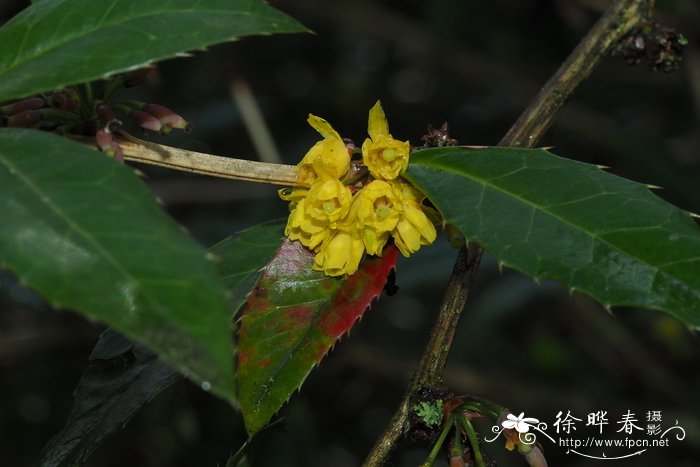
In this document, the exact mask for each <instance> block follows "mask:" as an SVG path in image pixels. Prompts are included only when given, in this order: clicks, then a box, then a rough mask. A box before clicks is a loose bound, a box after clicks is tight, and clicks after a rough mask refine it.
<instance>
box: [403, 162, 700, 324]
mask: <svg viewBox="0 0 700 467" xmlns="http://www.w3.org/2000/svg"><path fill="white" fill-rule="evenodd" d="M406 177H407V178H408V179H409V180H410V181H411V182H413V183H414V184H415V185H416V186H417V187H418V188H419V189H420V190H421V191H423V192H424V193H425V194H426V195H427V197H428V198H429V199H430V201H431V202H432V203H433V204H434V205H435V206H436V207H437V208H438V209H439V210H440V212H441V213H442V215H443V216H444V218H445V221H446V222H448V223H452V224H454V225H455V226H456V227H457V228H458V229H459V230H460V231H461V232H462V233H463V234H464V236H465V237H466V238H468V239H469V240H473V241H476V242H478V243H480V244H481V245H483V246H484V248H486V249H487V250H488V251H489V252H490V253H491V254H493V255H494V256H495V257H496V258H497V259H498V261H500V262H501V263H502V264H505V265H506V266H509V267H512V268H514V269H517V270H519V271H522V272H524V273H525V274H527V275H530V276H532V277H534V278H535V279H540V278H550V279H557V280H560V281H562V282H564V283H565V284H567V286H568V287H569V288H570V289H572V290H581V291H583V292H586V293H587V294H589V295H591V296H592V297H594V298H595V299H596V300H598V301H600V302H601V303H602V304H604V305H605V306H606V307H610V306H617V305H632V306H640V307H646V308H653V309H658V310H663V311H666V312H668V313H670V314H672V315H674V316H676V317H677V318H679V319H680V320H682V321H684V322H685V323H687V324H689V325H691V326H695V327H698V326H700V228H698V226H697V224H696V223H695V221H694V220H693V219H692V218H691V216H690V215H689V213H687V212H685V211H683V210H681V209H678V208H676V207H674V206H672V205H670V204H668V203H666V202H665V201H663V200H661V199H660V198H658V197H656V196H655V195H653V194H652V193H651V192H650V191H649V190H648V189H647V187H646V186H644V185H641V184H639V183H635V182H632V181H629V180H625V179H623V178H620V177H617V176H615V175H611V174H608V173H606V172H604V171H603V170H601V169H599V168H598V167H596V166H593V165H589V164H584V163H580V162H575V161H571V160H568V159H563V158H560V157H557V156H555V155H553V154H550V153H549V152H547V151H545V150H543V149H531V150H528V149H508V148H487V149H480V150H469V149H463V148H436V149H429V150H424V151H418V152H416V153H414V154H413V155H412V156H411V164H410V166H409V169H408V171H407V174H406Z"/></svg>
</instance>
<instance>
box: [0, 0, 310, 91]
mask: <svg viewBox="0 0 700 467" xmlns="http://www.w3.org/2000/svg"><path fill="white" fill-rule="evenodd" d="M304 30H305V29H304V27H303V26H301V25H300V24H299V23H298V22H296V21H295V20H294V19H292V18H290V17H288V16H286V15H285V14H283V13H281V12H279V11H277V10H275V9H274V8H272V7H270V6H269V5H267V4H266V3H264V2H262V1H260V0H199V1H190V0H142V1H138V2H136V1H132V0H104V1H84V0H53V1H43V2H37V3H34V4H33V5H31V6H30V7H28V8H27V9H25V10H24V11H23V12H21V13H20V14H19V15H17V16H16V17H14V18H13V19H12V20H10V21H9V22H8V23H7V24H5V25H4V26H3V27H2V28H0V44H3V52H2V54H0V101H3V100H7V99H12V98H19V97H24V96H28V95H31V94H36V93H38V92H42V91H48V90H51V89H55V88H59V87H62V86H67V85H70V84H76V83H81V82H86V81H91V80H95V79H100V78H104V77H107V76H109V75H110V74H113V73H117V72H121V71H127V70H131V69H135V68H139V67H142V66H145V65H147V64H149V63H152V62H155V61H158V60H163V59H166V58H170V57H174V56H177V55H181V54H182V53H183V52H187V51H191V50H199V49H202V48H204V47H207V46H210V45H213V44H217V43H221V42H226V41H231V40H234V39H235V38H237V37H241V36H247V35H252V34H274V33H284V32H301V31H304ZM47 70H51V72H50V73H48V72H47Z"/></svg>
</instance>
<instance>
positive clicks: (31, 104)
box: [0, 97, 46, 115]
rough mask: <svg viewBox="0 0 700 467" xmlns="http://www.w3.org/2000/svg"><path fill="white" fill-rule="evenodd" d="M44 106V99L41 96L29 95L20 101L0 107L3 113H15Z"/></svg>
mask: <svg viewBox="0 0 700 467" xmlns="http://www.w3.org/2000/svg"><path fill="white" fill-rule="evenodd" d="M44 106H46V101H45V100H44V99H43V98H42V97H30V98H28V99H22V100H21V101H17V102H13V103H12V104H7V105H4V106H2V107H0V110H2V113H4V114H5V115H15V114H18V113H20V112H24V111H26V110H38V109H41V108H43V107H44Z"/></svg>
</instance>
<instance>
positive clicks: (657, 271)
mask: <svg viewBox="0 0 700 467" xmlns="http://www.w3.org/2000/svg"><path fill="white" fill-rule="evenodd" d="M416 165H418V166H420V165H423V166H424V167H426V168H433V169H436V170H438V169H439V170H442V171H445V172H450V173H453V174H455V175H458V176H462V177H464V178H467V179H470V180H472V181H474V182H476V183H477V184H481V185H482V186H486V187H489V188H491V189H493V190H496V191H499V192H501V193H504V194H506V195H508V196H510V197H511V198H513V199H515V200H518V201H520V202H522V203H523V204H526V205H529V206H531V207H532V208H533V209H534V210H537V211H540V212H542V213H544V214H547V215H549V216H551V217H553V218H555V219H557V220H559V221H561V222H562V223H563V224H565V225H568V226H570V227H571V228H573V229H574V230H578V231H580V232H583V233H585V234H587V235H590V236H591V237H593V238H594V239H595V240H598V241H599V242H601V243H603V244H606V245H608V246H610V247H612V248H613V249H614V250H615V251H619V252H620V253H623V254H625V255H626V256H628V257H629V258H632V259H635V260H637V261H638V262H640V263H643V264H645V265H647V266H648V267H650V268H651V269H652V270H653V271H654V278H653V281H652V282H655V281H656V279H657V275H658V274H663V275H665V276H667V277H670V278H672V279H673V280H674V281H675V282H677V283H680V284H683V285H690V284H687V283H686V282H684V281H683V280H681V279H679V278H677V277H676V276H674V275H672V274H671V273H669V272H667V271H665V270H663V269H661V268H660V267H658V266H654V265H652V264H650V263H649V262H648V261H646V260H644V259H642V258H639V257H638V256H635V255H633V254H631V253H629V252H627V251H625V250H623V249H621V248H620V247H618V246H617V245H615V244H614V243H611V242H610V241H608V240H606V239H604V238H601V237H599V236H598V235H597V234H595V233H592V232H590V231H588V230H585V229H584V228H583V227H581V226H580V225H578V224H574V223H572V222H570V221H568V220H567V219H565V218H562V217H561V216H559V215H557V214H555V213H552V212H550V211H548V210H546V209H545V208H543V207H542V206H539V205H537V204H534V203H533V202H531V201H530V200H528V199H527V198H523V197H522V196H519V195H518V194H516V193H513V192H511V191H508V190H505V189H503V188H501V187H499V186H498V185H494V184H493V183H490V182H489V181H487V180H484V179H481V178H479V177H477V176H475V175H473V174H471V173H469V172H464V171H461V170H458V169H456V168H453V167H450V166H445V165H442V164H439V163H436V161H435V160H430V161H423V162H417V163H416ZM525 168H527V167H525ZM630 183H633V182H630ZM572 277H573V276H572ZM581 290H585V291H586V292H588V293H591V294H592V295H597V294H596V293H594V291H591V290H587V289H581Z"/></svg>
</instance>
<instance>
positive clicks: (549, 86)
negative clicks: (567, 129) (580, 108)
mask: <svg viewBox="0 0 700 467" xmlns="http://www.w3.org/2000/svg"><path fill="white" fill-rule="evenodd" d="M653 4H654V2H653V0H615V1H614V2H613V3H612V4H611V5H610V7H609V8H608V9H607V11H606V12H605V14H604V15H603V16H602V17H601V18H600V19H599V20H598V22H597V23H596V24H595V25H594V26H593V28H592V29H591V30H590V31H589V32H588V34H586V36H585V37H584V38H583V39H582V40H581V42H580V43H579V45H578V46H577V47H576V48H575V49H574V50H573V52H572V53H571V54H570V55H569V57H568V58H567V59H566V61H565V62H564V63H563V64H562V65H561V66H560V67H559V69H558V70H557V72H556V73H555V74H554V75H553V76H552V77H551V78H550V79H549V81H547V83H546V84H545V85H544V87H543V88H542V89H541V90H540V92H539V94H538V95H537V96H536V97H535V99H534V100H533V101H532V103H531V104H530V106H529V107H528V108H527V109H526V110H525V111H524V112H523V113H522V115H521V116H520V118H518V120H517V121H516V122H515V124H513V126H512V127H511V128H510V130H509V131H508V133H506V135H505V136H504V137H503V139H501V141H500V143H499V144H500V145H501V146H517V147H525V148H527V147H533V146H534V145H535V144H537V142H538V141H539V139H540V138H541V137H542V135H543V134H544V132H545V131H546V130H547V128H549V125H550V124H551V123H552V121H553V119H554V117H555V115H556V114H557V112H558V111H559V110H560V109H561V107H562V106H563V105H564V103H565V102H566V100H567V99H568V98H569V97H570V96H571V94H572V93H573V91H574V90H575V89H576V88H577V87H578V85H579V84H580V83H581V82H582V81H583V80H584V79H586V78H587V77H588V76H589V75H590V74H591V72H592V71H593V69H594V68H595V67H596V66H597V65H598V64H599V63H600V61H601V60H602V59H603V58H605V57H606V56H607V55H608V54H609V53H610V51H611V49H612V47H613V45H614V44H615V43H616V42H617V41H619V40H620V39H621V38H622V37H624V35H625V34H626V33H627V32H629V31H630V30H631V29H632V28H633V27H635V26H636V25H638V24H639V23H641V22H643V21H645V20H648V19H649V17H650V15H651V11H652V8H653ZM482 253H483V250H482V249H481V248H479V247H476V248H473V249H472V251H471V252H469V251H468V250H467V249H466V248H462V249H461V250H460V251H459V253H458V255H457V260H456V262H455V266H454V268H453V270H452V277H451V278H450V281H449V283H448V286H447V290H446V292H445V295H444V298H443V302H442V305H441V307H440V311H439V314H438V318H437V322H436V324H435V326H434V327H433V331H432V333H431V336H430V341H429V342H428V344H427V345H426V347H425V350H424V352H423V358H422V359H421V362H420V365H419V367H418V369H417V371H416V373H415V375H414V376H413V379H412V381H411V383H410V385H409V387H408V388H407V390H406V392H405V393H404V396H403V399H402V401H401V403H400V405H399V407H398V409H397V410H396V412H395V413H394V416H393V417H392V419H391V421H390V422H389V425H388V426H387V428H386V429H385V431H384V433H383V434H382V435H381V437H380V438H379V439H378V440H377V442H376V444H375V445H374V448H373V449H372V451H371V452H370V453H369V455H368V456H367V459H365V462H364V464H363V465H364V466H366V467H375V466H380V465H382V464H384V463H385V462H386V460H387V459H388V457H389V454H390V453H391V451H392V450H393V449H394V447H395V445H396V443H397V441H398V440H399V438H400V437H401V436H402V435H403V434H404V432H405V430H406V429H407V428H408V415H409V413H410V410H411V401H412V400H413V399H414V397H415V395H416V393H417V391H418V390H419V389H420V388H421V387H422V386H426V385H429V386H434V385H437V384H439V383H441V381H442V374H443V371H444V368H445V362H446V360H447V355H448V353H449V351H450V347H451V344H452V339H453V338H454V333H455V330H456V329H457V324H458V322H459V318H460V316H461V313H462V309H463V308H464V305H465V303H466V301H467V297H468V295H469V292H470V290H471V288H472V284H473V283H474V278H475V276H476V271H477V269H478V267H479V263H480V260H481V255H482Z"/></svg>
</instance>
